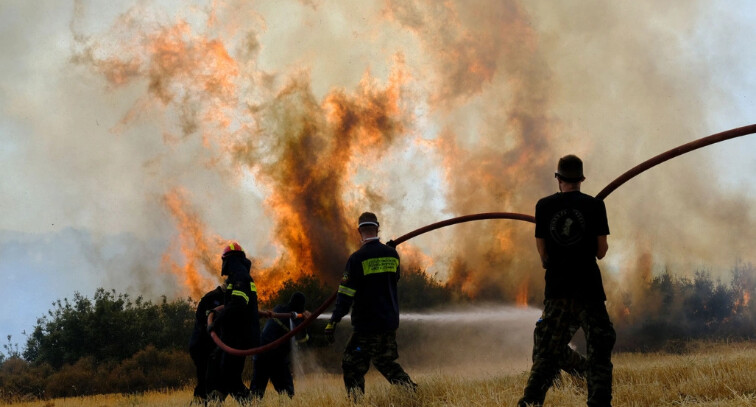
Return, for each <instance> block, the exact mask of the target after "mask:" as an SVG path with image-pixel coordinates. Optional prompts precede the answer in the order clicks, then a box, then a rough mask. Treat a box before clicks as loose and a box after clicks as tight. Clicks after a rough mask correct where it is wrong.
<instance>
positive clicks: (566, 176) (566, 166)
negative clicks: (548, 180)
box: [554, 154, 585, 182]
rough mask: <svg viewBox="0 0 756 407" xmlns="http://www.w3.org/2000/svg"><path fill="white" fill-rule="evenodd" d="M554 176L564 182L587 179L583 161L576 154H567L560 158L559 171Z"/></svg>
mask: <svg viewBox="0 0 756 407" xmlns="http://www.w3.org/2000/svg"><path fill="white" fill-rule="evenodd" d="M554 176H556V177H558V178H559V179H561V180H562V181H564V182H581V181H583V180H585V177H584V176H583V161H582V160H581V159H580V158H578V157H577V156H576V155H572V154H570V155H566V156H564V157H562V158H560V159H559V164H557V172H555V173H554Z"/></svg>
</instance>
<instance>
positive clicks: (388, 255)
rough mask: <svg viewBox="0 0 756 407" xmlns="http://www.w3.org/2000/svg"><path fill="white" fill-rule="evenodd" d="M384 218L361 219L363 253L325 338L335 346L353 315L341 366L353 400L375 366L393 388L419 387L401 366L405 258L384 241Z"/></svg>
mask: <svg viewBox="0 0 756 407" xmlns="http://www.w3.org/2000/svg"><path fill="white" fill-rule="evenodd" d="M378 227H379V224H378V218H377V217H376V216H375V214H373V213H370V212H365V213H363V214H361V215H360V217H359V220H358V226H357V231H358V232H359V234H360V237H361V242H362V247H360V249H359V250H357V251H356V252H354V253H352V255H351V256H350V257H349V260H348V261H347V264H346V271H345V272H344V276H343V278H342V280H341V284H340V285H339V290H338V294H337V298H336V307H335V309H334V310H333V313H332V314H331V319H330V321H329V322H328V324H327V325H326V328H325V334H326V336H327V337H328V339H329V341H331V342H333V335H334V331H335V329H336V325H337V324H338V323H339V321H341V318H343V317H344V315H346V314H347V313H349V310H350V308H351V309H352V318H351V319H352V327H353V333H352V336H351V338H350V339H349V342H348V343H347V346H346V349H345V350H344V357H343V359H342V362H341V368H342V370H343V374H344V385H345V386H346V390H347V393H348V394H349V396H350V397H352V399H353V400H356V399H358V398H360V397H361V396H362V394H364V392H365V373H367V371H368V369H369V368H370V362H371V361H372V362H373V365H374V366H375V367H376V369H378V371H379V372H381V374H382V375H383V376H384V377H385V378H386V379H387V380H388V381H389V383H391V384H395V385H404V386H407V387H408V388H410V389H412V390H415V389H416V387H417V385H416V384H415V383H414V382H413V381H412V380H411V379H410V377H409V375H408V374H407V373H406V372H405V371H404V369H402V367H401V366H400V365H399V364H398V363H396V359H397V358H398V357H399V353H398V350H397V344H396V329H397V328H398V327H399V302H398V299H397V281H398V280H399V270H400V268H399V254H398V253H397V252H396V249H394V247H391V246H387V245H385V244H383V243H381V241H380V240H379V237H378Z"/></svg>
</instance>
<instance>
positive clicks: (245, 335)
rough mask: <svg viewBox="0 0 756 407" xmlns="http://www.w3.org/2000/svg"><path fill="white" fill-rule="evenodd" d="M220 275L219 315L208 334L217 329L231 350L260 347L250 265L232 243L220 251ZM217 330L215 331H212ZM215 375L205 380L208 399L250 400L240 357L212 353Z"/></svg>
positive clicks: (255, 296) (254, 289)
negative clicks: (223, 290) (221, 300)
mask: <svg viewBox="0 0 756 407" xmlns="http://www.w3.org/2000/svg"><path fill="white" fill-rule="evenodd" d="M221 258H222V266H221V275H222V276H226V281H225V286H226V290H225V292H224V297H223V311H222V314H221V315H218V316H217V320H214V321H213V326H210V327H208V330H212V329H218V330H219V331H220V333H219V335H220V338H221V340H222V341H223V343H225V344H226V345H228V346H230V347H232V348H235V349H249V348H254V347H257V346H258V344H259V343H260V319H259V315H258V313H257V288H256V287H255V282H254V281H253V280H252V277H251V276H250V275H249V272H250V268H251V267H252V262H251V261H250V260H249V259H248V258H247V257H246V255H245V253H244V250H243V249H242V247H241V246H240V245H239V243H236V242H232V243H230V244H229V245H228V246H226V248H225V249H224V250H223V255H222V257H221ZM216 327H218V328H216ZM214 356H215V357H216V360H217V364H214V365H211V366H217V368H218V371H216V372H212V374H210V375H209V377H208V390H211V389H212V391H210V392H209V398H210V399H212V400H213V401H223V400H225V398H226V396H227V395H231V396H232V397H233V398H234V399H236V400H237V401H239V402H242V403H245V402H247V401H249V400H250V399H251V394H250V392H249V389H248V388H247V387H246V386H245V385H244V383H242V377H241V376H242V371H243V370H244V361H245V359H246V358H245V357H244V356H235V355H232V354H229V353H226V352H224V351H222V350H221V349H216V350H215V352H214Z"/></svg>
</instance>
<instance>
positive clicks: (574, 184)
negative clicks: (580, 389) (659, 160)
mask: <svg viewBox="0 0 756 407" xmlns="http://www.w3.org/2000/svg"><path fill="white" fill-rule="evenodd" d="M554 175H555V177H556V179H557V183H558V185H559V191H560V192H558V193H556V194H553V195H551V196H548V197H545V198H542V199H541V200H539V201H538V203H537V205H536V216H535V217H536V228H535V237H536V247H537V248H538V254H539V255H540V257H541V263H542V264H543V268H544V269H545V270H546V289H545V296H544V297H545V299H544V310H543V314H542V316H541V320H540V321H539V322H538V323H537V324H536V328H535V337H536V338H540V339H536V341H535V348H534V349H533V354H534V361H533V366H532V368H531V370H530V377H529V378H528V382H527V385H526V386H525V389H524V392H523V393H524V394H523V397H522V398H521V399H520V400H519V402H518V404H517V405H518V406H522V407H524V406H542V405H543V401H544V399H545V397H546V392H547V391H548V389H549V387H551V385H552V383H553V380H554V378H555V377H556V374H557V372H558V369H559V362H560V361H559V359H560V355H561V354H562V353H563V351H564V349H565V347H566V346H567V344H568V343H569V341H570V339H572V334H574V327H575V326H576V325H580V327H582V328H583V332H584V333H585V338H586V342H587V348H588V349H587V350H588V354H587V364H588V368H587V372H586V376H587V377H586V379H587V384H588V400H587V402H588V406H601V407H604V406H611V400H612V369H613V366H612V362H611V353H612V348H613V347H614V342H615V340H616V334H615V331H614V327H613V326H612V323H611V321H610V320H609V314H608V313H607V311H606V305H605V303H604V302H605V301H606V294H605V293H604V286H603V282H602V280H601V271H600V269H599V267H598V264H597V263H596V259H602V258H603V257H604V256H605V255H606V252H607V250H608V249H609V246H608V244H607V235H609V223H608V221H607V217H606V208H605V206H604V202H603V201H602V200H600V199H596V198H594V197H592V196H590V195H587V194H584V193H582V192H580V186H581V183H582V182H583V181H584V180H585V177H584V176H583V162H582V161H581V160H580V158H578V157H577V156H574V155H567V156H564V157H562V158H561V159H559V163H558V164H557V172H556V173H555V174H554Z"/></svg>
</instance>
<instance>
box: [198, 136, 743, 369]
mask: <svg viewBox="0 0 756 407" xmlns="http://www.w3.org/2000/svg"><path fill="white" fill-rule="evenodd" d="M753 133H756V124H751V125H748V126H743V127H738V128H735V129H731V130H727V131H723V132H721V133H716V134H712V135H710V136H707V137H703V138H700V139H697V140H694V141H691V142H689V143H686V144H683V145H680V146H678V147H675V148H673V149H671V150H668V151H665V152H663V153H661V154H659V155H657V156H654V157H652V158H650V159H648V160H646V161H644V162H642V163H640V164H638V165H636V166H635V167H633V168H631V169H630V170H628V171H626V172H625V173H624V174H622V175H620V176H619V177H617V178H616V179H615V180H614V181H612V182H611V183H609V185H607V186H606V187H604V189H602V190H601V191H600V192H599V193H598V194H597V195H596V198H598V199H601V200H603V199H605V198H606V197H607V196H608V195H609V194H611V193H612V192H614V190H615V189H617V188H618V187H620V186H621V185H622V184H624V183H626V182H627V181H629V180H630V179H632V178H634V177H636V176H637V175H639V174H641V173H642V172H644V171H646V170H648V169H651V168H653V167H655V166H657V165H659V164H661V163H663V162H665V161H668V160H670V159H672V158H675V157H677V156H680V155H683V154H685V153H688V152H691V151H693V150H697V149H699V148H703V147H706V146H709V145H711V144H715V143H719V142H721V141H725V140H730V139H733V138H736V137H741V136H745V135H748V134H753ZM487 219H512V220H521V221H524V222H530V223H535V217H534V216H531V215H525V214H522V213H514V212H487V213H478V214H473V215H465V216H458V217H455V218H451V219H447V220H444V221H441V222H436V223H432V224H430V225H427V226H424V227H421V228H419V229H416V230H414V231H412V232H409V233H407V234H405V235H402V236H400V237H398V238H396V239H393V240H392V241H390V242H389V243H391V244H392V245H393V246H397V245H399V244H401V243H403V242H405V241H407V240H409V239H412V238H413V237H417V236H419V235H422V234H424V233H427V232H430V231H432V230H436V229H440V228H443V227H446V226H450V225H455V224H458V223H464V222H471V221H476V220H487ZM336 295H337V293H333V295H331V296H330V297H329V298H328V299H327V300H326V301H325V302H324V303H323V304H322V305H320V306H319V307H318V308H317V309H316V310H315V311H313V312H312V314H310V316H309V317H307V318H305V320H304V321H302V323H300V324H299V325H297V326H296V327H294V328H293V329H292V330H291V331H289V332H287V333H286V334H285V335H283V336H282V337H280V338H278V339H276V340H275V341H273V342H271V343H269V344H267V345H264V346H259V347H256V348H252V349H246V350H241V349H234V348H232V347H230V346H228V345H226V344H225V343H223V341H221V339H220V338H219V337H218V335H217V334H216V333H215V332H214V331H211V332H210V336H211V337H212V338H213V341H214V342H215V344H216V345H218V347H219V348H221V349H222V350H223V351H224V352H227V353H229V354H231V355H235V356H248V355H255V354H258V353H263V352H267V351H269V350H271V349H275V348H276V347H278V346H279V345H281V344H282V343H283V342H284V341H287V340H289V339H290V338H291V337H292V336H294V335H296V334H297V333H299V332H300V331H301V330H302V329H304V328H305V327H306V326H307V325H309V324H311V323H312V322H313V321H314V320H315V319H317V317H318V316H319V315H320V314H322V313H323V312H324V311H325V310H326V309H327V308H328V307H329V306H330V305H331V304H332V303H333V302H334V301H335V300H336ZM222 308H223V306H222V305H221V306H219V307H217V308H215V311H220V310H221V309H222ZM213 315H214V312H211V313H210V314H209V315H208V317H207V323H208V326H212V323H213ZM259 315H261V316H268V317H273V318H290V317H292V316H293V314H279V313H274V312H270V311H261V312H259ZM298 316H299V317H301V314H300V315H298Z"/></svg>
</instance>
